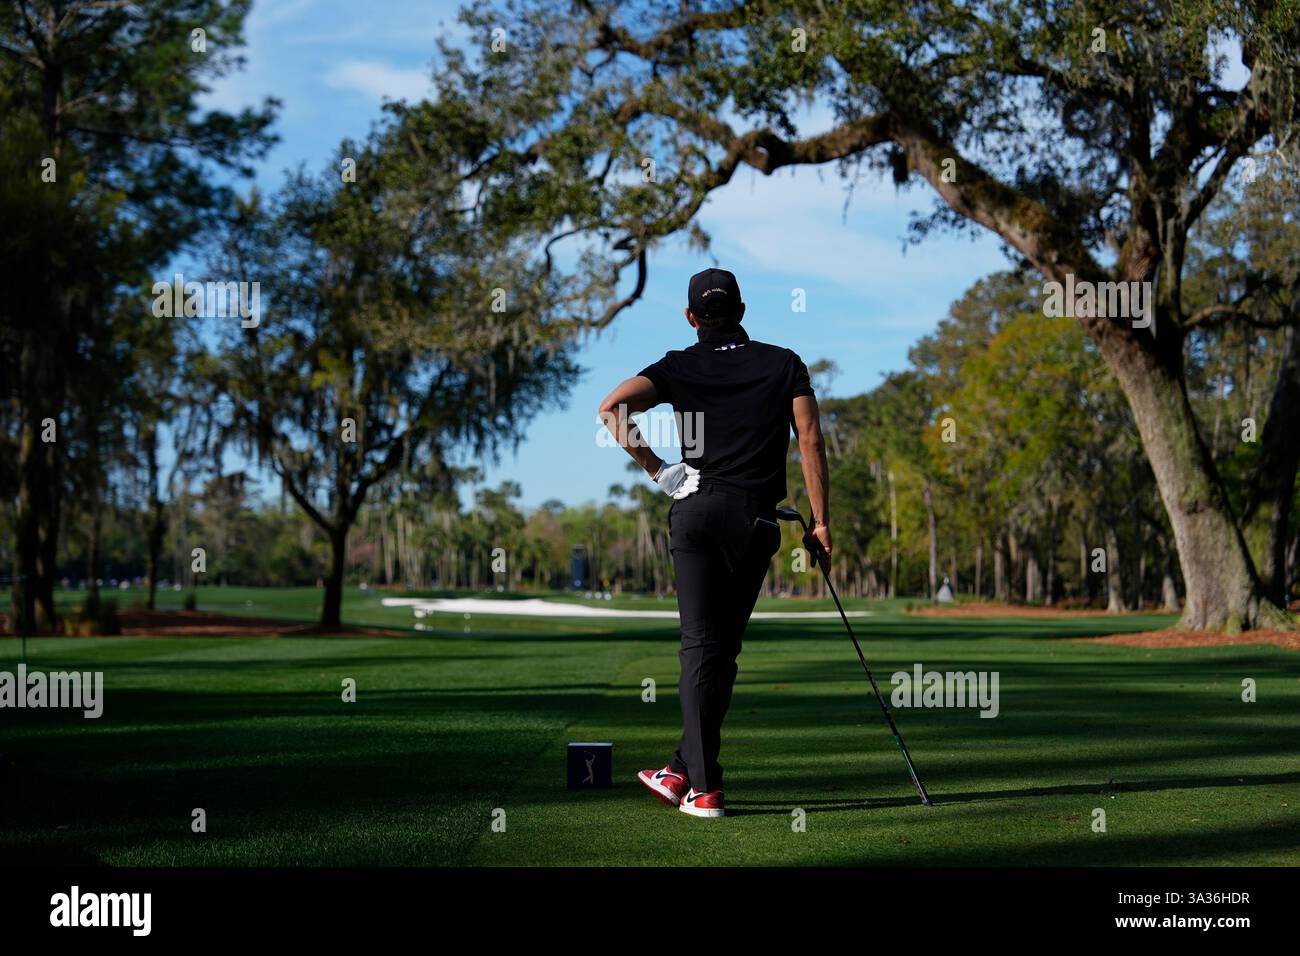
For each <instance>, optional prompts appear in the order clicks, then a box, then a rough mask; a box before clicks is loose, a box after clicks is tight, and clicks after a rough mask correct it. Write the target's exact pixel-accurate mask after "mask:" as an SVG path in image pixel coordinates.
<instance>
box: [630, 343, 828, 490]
mask: <svg viewBox="0 0 1300 956" xmlns="http://www.w3.org/2000/svg"><path fill="white" fill-rule="evenodd" d="M697 331H698V336H699V342H697V343H696V344H695V345H692V346H691V347H690V348H687V349H683V350H681V351H680V352H669V353H668V354H667V355H665V356H664V357H663V358H661V359H660V360H659V361H658V362H655V363H654V364H653V365H650V366H648V367H646V368H644V369H642V370H641V372H640V374H641V375H644V376H645V377H646V378H648V379H650V381H651V382H653V383H654V387H655V392H656V393H657V394H658V396H659V401H661V402H670V403H672V406H673V412H674V413H675V414H676V416H677V428H678V434H679V437H680V438H681V440H682V459H683V460H684V461H686V462H688V463H689V464H691V465H692V466H694V467H696V468H698V469H700V473H701V474H700V479H701V481H702V482H706V483H708V482H717V483H720V484H726V485H731V486H733V487H736V488H740V489H743V490H745V491H748V492H750V493H752V494H754V495H755V496H756V497H758V498H759V499H760V500H761V501H763V502H764V503H766V504H773V505H774V504H777V503H778V502H781V501H784V500H785V496H786V486H785V461H786V453H787V452H788V451H789V447H790V419H791V404H792V403H793V402H794V400H795V399H796V398H797V397H798V396H800V395H812V394H813V387H812V383H811V382H810V381H809V379H808V367H807V366H806V365H804V363H803V360H802V359H800V358H799V356H798V355H796V354H795V353H794V352H792V351H790V350H789V349H783V348H781V347H779V346H776V345H767V344H766V343H764V342H755V341H753V340H752V339H750V337H749V335H748V334H746V332H745V330H744V329H743V328H741V327H740V326H739V325H729V326H727V327H725V328H720V329H719V328H714V329H699V330H697Z"/></svg>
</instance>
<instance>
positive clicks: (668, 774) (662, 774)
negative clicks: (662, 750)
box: [655, 770, 681, 780]
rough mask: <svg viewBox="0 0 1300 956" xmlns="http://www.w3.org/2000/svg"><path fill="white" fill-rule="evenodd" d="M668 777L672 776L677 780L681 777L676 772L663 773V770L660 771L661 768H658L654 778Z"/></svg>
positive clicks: (662, 778) (663, 778)
mask: <svg viewBox="0 0 1300 956" xmlns="http://www.w3.org/2000/svg"><path fill="white" fill-rule="evenodd" d="M668 777H673V778H675V779H677V780H680V779H681V777H679V776H678V775H677V774H675V773H665V772H664V771H662V770H660V771H659V772H658V773H657V774H655V779H656V780H665V779H667V778H668Z"/></svg>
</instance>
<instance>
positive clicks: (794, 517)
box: [776, 508, 808, 531]
mask: <svg viewBox="0 0 1300 956" xmlns="http://www.w3.org/2000/svg"><path fill="white" fill-rule="evenodd" d="M776 516H777V517H778V518H780V519H781V520H782V521H797V522H799V523H800V524H801V525H803V527H804V530H805V531H806V530H807V529H808V525H807V524H806V523H805V522H804V520H803V515H801V514H800V513H799V511H798V509H796V508H777V509H776Z"/></svg>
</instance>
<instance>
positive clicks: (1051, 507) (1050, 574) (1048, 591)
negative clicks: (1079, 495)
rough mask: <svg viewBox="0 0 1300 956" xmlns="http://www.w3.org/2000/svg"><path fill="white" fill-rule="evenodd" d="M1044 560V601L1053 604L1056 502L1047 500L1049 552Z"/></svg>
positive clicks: (1049, 604)
mask: <svg viewBox="0 0 1300 956" xmlns="http://www.w3.org/2000/svg"><path fill="white" fill-rule="evenodd" d="M1045 557H1046V559H1047V560H1046V561H1045V562H1044V565H1045V569H1046V571H1047V580H1046V581H1045V582H1044V584H1043V603H1044V604H1046V605H1047V606H1048V607H1051V606H1052V590H1053V589H1054V588H1055V587H1056V502H1055V501H1050V500H1049V501H1048V502H1047V554H1046V555H1045Z"/></svg>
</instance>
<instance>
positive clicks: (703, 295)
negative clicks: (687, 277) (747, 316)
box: [686, 269, 743, 319]
mask: <svg viewBox="0 0 1300 956" xmlns="http://www.w3.org/2000/svg"><path fill="white" fill-rule="evenodd" d="M742 304H743V303H742V302H741V300H740V286H739V285H738V284H737V283H736V277H735V276H734V275H732V274H731V273H730V272H728V271H727V270H726V269H705V270H704V271H703V272H697V273H695V275H693V276H691V284H690V289H689V291H688V292H687V294H686V305H687V308H689V309H690V310H691V311H692V312H693V313H695V314H696V315H697V316H700V317H702V318H706V319H731V318H735V317H736V316H738V315H739V314H740V307H741V305H742Z"/></svg>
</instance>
